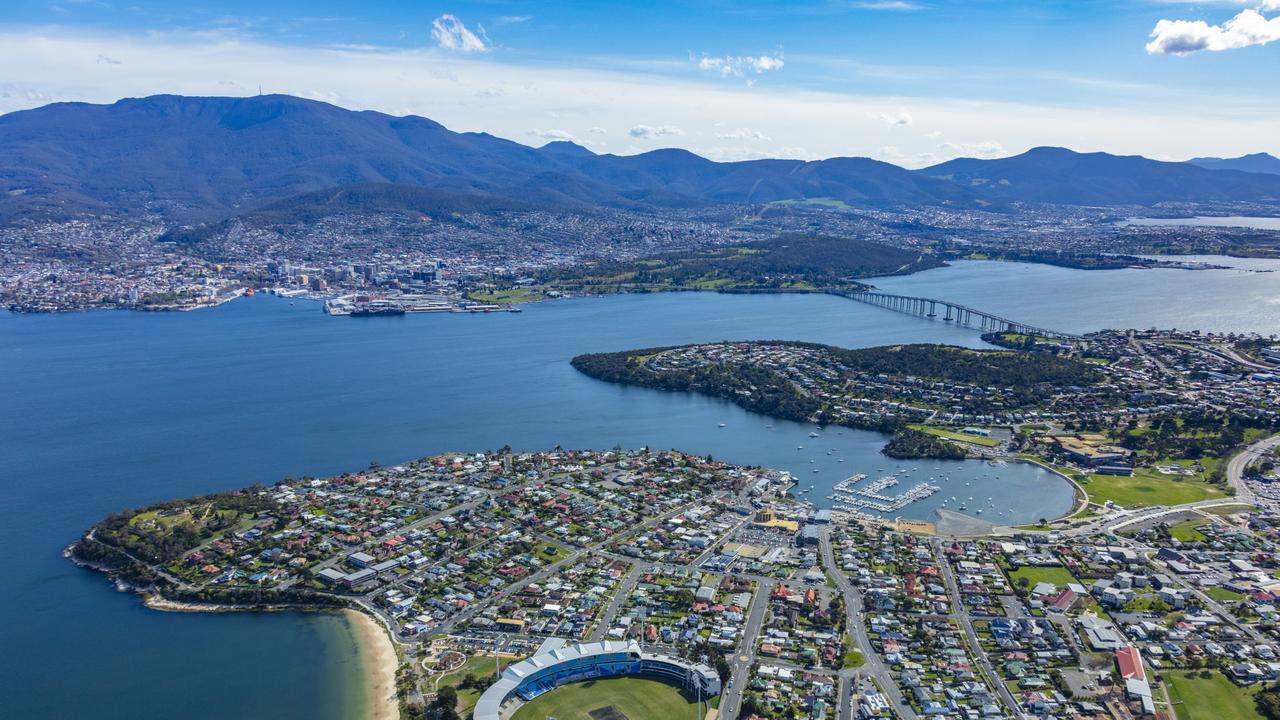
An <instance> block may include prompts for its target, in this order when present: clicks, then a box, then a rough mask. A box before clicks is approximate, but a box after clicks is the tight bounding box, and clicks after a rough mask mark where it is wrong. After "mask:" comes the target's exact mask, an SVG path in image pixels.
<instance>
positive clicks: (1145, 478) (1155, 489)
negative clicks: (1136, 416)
mask: <svg viewBox="0 0 1280 720" xmlns="http://www.w3.org/2000/svg"><path fill="white" fill-rule="evenodd" d="M1174 478H1180V479H1177V480H1175V479H1174ZM1084 489H1085V492H1087V493H1089V500H1091V501H1092V502H1096V503H1098V504H1102V503H1105V502H1106V501H1108V500H1110V501H1111V502H1113V503H1115V504H1116V505H1119V506H1121V507H1145V506H1148V505H1184V504H1186V503H1193V502H1199V501H1201V500H1213V499H1214V498H1220V497H1225V495H1226V494H1225V493H1224V492H1222V491H1221V490H1219V489H1218V488H1216V487H1214V486H1212V485H1210V484H1208V483H1205V482H1201V481H1200V480H1195V479H1192V478H1189V477H1181V476H1177V475H1163V474H1161V473H1160V471H1159V470H1156V469H1154V468H1138V469H1137V470H1135V471H1134V473H1133V477H1121V476H1119V475H1090V476H1089V483H1088V484H1087V485H1085V486H1084Z"/></svg>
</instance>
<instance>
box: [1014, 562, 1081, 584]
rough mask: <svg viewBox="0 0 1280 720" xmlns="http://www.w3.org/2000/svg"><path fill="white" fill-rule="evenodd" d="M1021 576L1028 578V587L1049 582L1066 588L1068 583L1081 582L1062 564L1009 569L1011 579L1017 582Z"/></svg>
mask: <svg viewBox="0 0 1280 720" xmlns="http://www.w3.org/2000/svg"><path fill="white" fill-rule="evenodd" d="M1021 578H1026V579H1027V586H1028V587H1035V586H1036V584H1037V583H1049V584H1050V585H1056V586H1057V587H1059V588H1064V587H1066V586H1067V583H1075V582H1079V580H1076V578H1075V576H1074V575H1072V574H1071V571H1070V570H1067V569H1066V568H1064V567H1061V566H1050V567H1030V566H1027V567H1020V568H1018V569H1017V570H1011V571H1009V579H1010V580H1012V581H1013V582H1014V583H1017V582H1018V580H1020V579H1021Z"/></svg>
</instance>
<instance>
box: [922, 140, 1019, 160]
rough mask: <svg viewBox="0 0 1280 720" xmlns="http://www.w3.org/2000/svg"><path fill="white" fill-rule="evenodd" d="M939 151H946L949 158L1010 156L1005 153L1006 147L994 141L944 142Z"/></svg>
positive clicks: (939, 146)
mask: <svg viewBox="0 0 1280 720" xmlns="http://www.w3.org/2000/svg"><path fill="white" fill-rule="evenodd" d="M938 149H939V150H942V151H944V152H945V153H946V154H947V155H948V156H949V157H977V158H993V157H1000V156H1002V155H1009V154H1010V153H1008V152H1006V151H1005V149H1004V146H1002V145H1001V144H1000V143H998V142H996V141H994V140H987V141H985V142H976V143H951V142H944V143H942V144H940V145H938Z"/></svg>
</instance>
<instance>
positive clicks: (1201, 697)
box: [1164, 672, 1262, 720]
mask: <svg viewBox="0 0 1280 720" xmlns="http://www.w3.org/2000/svg"><path fill="white" fill-rule="evenodd" d="M1164 679H1165V682H1166V683H1168V684H1169V699H1170V700H1172V701H1173V707H1174V711H1175V712H1176V713H1177V714H1178V720H1210V719H1212V720H1256V719H1257V718H1261V717H1262V716H1261V715H1260V714H1258V711H1257V709H1255V708H1254V706H1253V694H1254V693H1255V692H1257V689H1258V686H1254V687H1252V688H1241V687H1236V686H1235V685H1234V684H1232V682H1231V681H1230V680H1228V679H1227V678H1226V677H1225V676H1223V675H1222V673H1217V672H1215V673H1213V677H1211V678H1209V679H1208V680H1202V679H1200V678H1198V677H1195V675H1194V674H1193V673H1183V672H1165V673H1164Z"/></svg>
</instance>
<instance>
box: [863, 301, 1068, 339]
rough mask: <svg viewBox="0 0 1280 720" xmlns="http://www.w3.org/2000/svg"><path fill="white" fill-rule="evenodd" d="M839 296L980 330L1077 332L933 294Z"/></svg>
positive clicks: (1049, 334)
mask: <svg viewBox="0 0 1280 720" xmlns="http://www.w3.org/2000/svg"><path fill="white" fill-rule="evenodd" d="M838 294H839V295H840V296H841V297H846V298H849V299H850V300H857V301H858V302H864V303H867V304H868V305H875V306H876V307H882V308H885V309H886V310H893V311H894V312H900V313H905V314H907V315H916V316H919V317H927V318H937V317H939V316H941V318H942V320H943V321H945V322H954V323H955V324H957V325H963V326H965V327H972V328H975V329H978V330H981V331H983V332H1008V333H1019V334H1022V335H1032V336H1038V337H1046V338H1057V339H1062V340H1075V339H1077V338H1078V337H1079V336H1078V335H1073V334H1071V333H1065V332H1059V331H1057V330H1049V329H1047V328H1042V327H1036V326H1034V325H1027V324H1026V323H1020V322H1018V321H1016V320H1010V319H1009V318H1004V317H1000V316H999V315H993V314H991V313H989V312H983V311H981V310H976V309H974V308H971V307H967V306H965V305H960V304H958V303H953V302H949V301H947V300H938V299H937V298H925V297H911V296H909V295H892V294H890V293H883V292H874V291H870V290H868V291H864V292H842V293H838Z"/></svg>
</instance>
